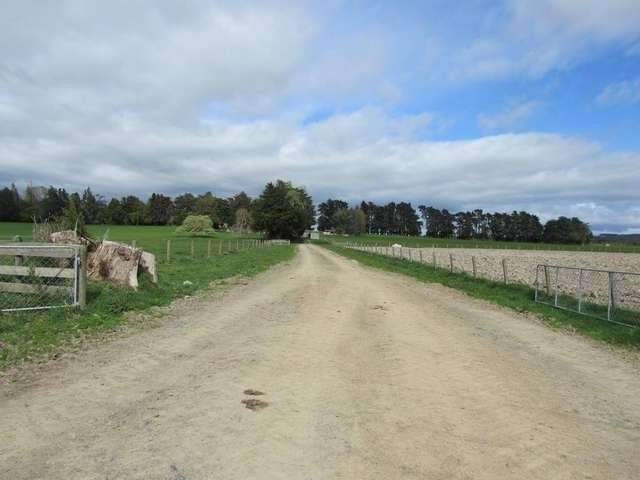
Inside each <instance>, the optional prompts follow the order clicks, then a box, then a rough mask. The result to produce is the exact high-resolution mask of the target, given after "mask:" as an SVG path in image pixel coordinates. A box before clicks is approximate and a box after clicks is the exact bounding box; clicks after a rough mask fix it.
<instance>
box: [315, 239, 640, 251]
mask: <svg viewBox="0 0 640 480" xmlns="http://www.w3.org/2000/svg"><path fill="white" fill-rule="evenodd" d="M322 239H323V240H326V241H327V242H330V243H334V244H342V243H346V242H357V243H359V244H362V245H378V246H388V245H392V244H394V243H399V244H401V245H402V246H403V247H415V248H427V247H436V248H487V249H496V248H499V249H503V250H504V249H509V250H558V251H570V252H622V253H640V245H628V244H619V243H618V244H611V245H610V246H607V245H606V244H601V243H591V244H588V245H565V244H556V243H531V242H497V241H494V240H458V239H455V238H453V239H451V238H431V237H417V236H403V235H358V236H348V235H324V234H323V235H322Z"/></svg>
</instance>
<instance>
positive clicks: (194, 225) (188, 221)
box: [176, 215, 214, 235]
mask: <svg viewBox="0 0 640 480" xmlns="http://www.w3.org/2000/svg"><path fill="white" fill-rule="evenodd" d="M176 233H183V234H187V235H213V233H214V230H213V222H212V221H211V217H209V216H208V215H189V216H187V218H185V219H184V221H183V222H182V225H180V226H179V227H178V228H176Z"/></svg>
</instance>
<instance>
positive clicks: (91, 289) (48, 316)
mask: <svg viewBox="0 0 640 480" xmlns="http://www.w3.org/2000/svg"><path fill="white" fill-rule="evenodd" d="M137 228H146V227H137ZM151 228H153V227H151ZM135 233H140V232H139V231H136V232H135ZM154 234H157V230H156V232H149V237H150V238H149V239H148V240H147V239H144V240H141V241H140V242H139V243H144V242H145V241H150V245H152V244H153V242H151V240H158V239H154V238H153V235H154ZM138 238H141V239H142V238H144V237H143V236H142V235H140V236H138ZM199 241H204V242H206V239H197V240H196V242H199ZM158 245H160V246H161V245H162V242H159V243H158ZM200 246H201V247H202V245H200ZM295 251H296V249H295V247H294V246H274V247H269V248H260V249H249V250H244V251H238V252H228V253H223V254H222V255H220V254H218V253H217V252H216V253H213V254H212V255H211V257H209V258H207V256H206V251H203V250H202V249H199V250H196V258H195V259H192V258H191V256H190V250H189V249H186V250H184V251H181V250H178V251H176V252H175V253H174V254H173V255H172V260H171V262H170V263H167V262H166V261H165V260H163V259H161V261H160V262H159V281H158V283H157V284H153V283H151V282H150V281H149V279H147V278H145V277H144V276H143V277H141V284H140V288H139V289H138V291H133V290H130V289H128V288H124V287H115V286H111V285H108V284H105V283H98V282H89V285H88V291H87V308H86V309H85V310H83V311H80V310H76V309H56V310H47V311H40V312H38V313H29V314H26V313H24V314H0V370H3V369H5V368H6V367H8V366H10V365H13V364H16V363H18V362H20V361H22V360H25V359H29V358H30V357H33V356H37V355H40V354H45V353H51V352H55V351H56V350H57V349H59V348H61V345H64V344H65V343H66V342H69V341H72V340H73V339H74V338H78V337H81V336H84V335H87V334H96V333H99V332H103V331H108V330H112V329H114V328H116V327H118V326H119V325H121V324H123V322H124V321H125V318H124V316H123V313H124V312H127V311H132V310H143V309H146V308H149V307H151V306H155V305H166V304H168V303H170V302H171V301H172V300H173V299H175V298H178V297H182V296H185V295H191V294H193V293H194V292H196V291H197V290H199V289H202V288H206V287H207V286H208V285H209V284H210V282H212V281H215V280H220V279H225V278H229V277H232V276H236V275H241V276H247V277H248V276H252V275H255V274H257V273H259V272H262V271H264V270H266V269H268V268H269V267H271V266H273V265H275V264H277V263H279V262H283V261H287V260H290V259H291V258H293V256H294V255H295ZM185 281H189V282H191V283H190V284H189V283H188V284H186V285H185V284H184V282H185Z"/></svg>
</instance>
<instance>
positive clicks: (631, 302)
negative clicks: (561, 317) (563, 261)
mask: <svg viewBox="0 0 640 480" xmlns="http://www.w3.org/2000/svg"><path fill="white" fill-rule="evenodd" d="M535 287H536V294H535V295H536V297H535V298H536V301H537V302H540V303H545V304H547V305H552V306H554V307H557V308H562V309H565V310H571V311H574V312H578V313H581V314H584V315H589V316H592V317H597V318H600V319H603V320H607V321H610V322H614V323H620V324H623V325H628V326H634V327H638V326H640V274H638V273H632V272H617V271H610V270H596V269H591V268H577V267H565V266H558V265H538V266H537V268H536V284H535Z"/></svg>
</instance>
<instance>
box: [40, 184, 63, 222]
mask: <svg viewBox="0 0 640 480" xmlns="http://www.w3.org/2000/svg"><path fill="white" fill-rule="evenodd" d="M68 201H69V195H67V192H66V191H65V190H64V188H58V189H56V188H54V187H49V188H48V189H47V191H46V193H45V195H44V197H43V198H42V200H41V201H40V202H39V203H38V208H37V209H38V218H40V219H43V220H44V219H53V218H58V217H59V216H60V215H62V211H63V210H64V208H65V207H66V206H67V202H68Z"/></svg>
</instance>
